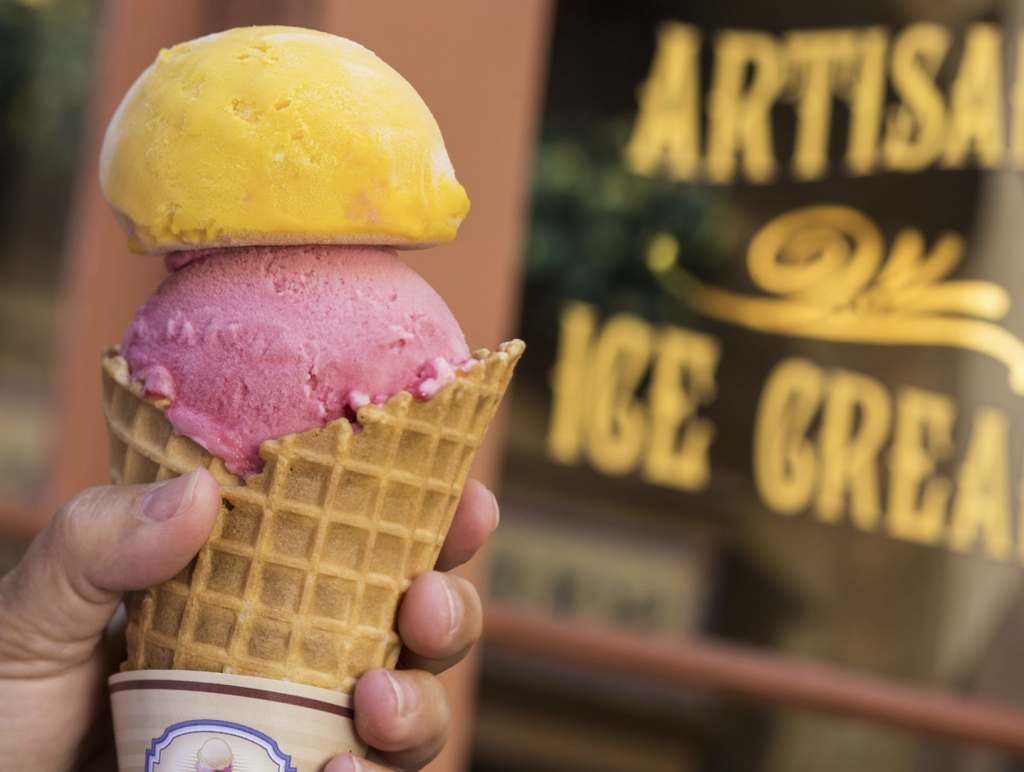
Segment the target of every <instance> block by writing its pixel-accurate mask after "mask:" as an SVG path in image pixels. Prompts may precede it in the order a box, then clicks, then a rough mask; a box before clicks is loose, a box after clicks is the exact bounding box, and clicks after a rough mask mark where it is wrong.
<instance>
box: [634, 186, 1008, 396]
mask: <svg viewBox="0 0 1024 772" xmlns="http://www.w3.org/2000/svg"><path fill="white" fill-rule="evenodd" d="M678 252H679V245H678V243H677V242H676V241H675V239H674V238H673V237H672V236H670V235H668V234H659V235H658V236H656V237H655V238H654V239H652V241H651V242H650V244H649V246H648V249H647V254H646V258H647V265H648V267H649V269H650V270H651V273H652V274H654V276H655V277H656V278H657V279H658V281H659V282H660V283H661V285H662V286H663V287H664V288H665V289H666V290H667V291H668V292H670V293H672V294H673V295H674V296H676V297H677V298H679V299H680V300H683V301H684V302H686V303H687V304H689V305H690V306H691V307H692V308H693V309H694V310H695V311H697V312H698V313H701V314H703V315H705V316H708V317H711V318H713V319H717V320H719V321H723V322H728V323H730V324H736V325H740V326H743V327H748V328H750V329H752V330H757V331H759V332H766V333H773V334H778V335H791V336H796V337H803V338H815V339H818V340H833V341H843V342H847V343H874V344H879V345H889V346H897V345H921V346H952V347H956V348H962V349H969V350H972V351H976V352H980V353H982V354H986V355H988V356H990V357H992V358H994V359H996V360H998V361H999V362H1002V363H1003V364H1004V365H1006V367H1007V368H1008V369H1009V381H1010V388H1011V389H1013V391H1014V392H1016V393H1017V394H1020V395H1024V342H1022V341H1021V340H1020V339H1019V338H1017V337H1016V336H1014V335H1013V334H1011V333H1010V332H1008V331H1007V330H1005V329H1003V328H1002V327H1000V326H998V325H997V324H994V322H995V321H998V320H999V319H1002V318H1003V317H1004V316H1005V315H1006V313H1007V312H1008V311H1009V309H1010V296H1009V293H1007V291H1006V290H1005V289H1003V288H1002V287H1001V286H999V285H998V284H993V283H991V282H986V281H970V280H956V281H946V280H945V279H946V277H947V276H949V274H950V273H952V272H953V270H954V269H956V267H957V266H958V265H959V264H960V262H961V260H963V256H964V240H963V238H962V237H961V236H959V235H958V234H956V233H953V232H947V233H943V234H942V235H940V236H939V237H938V239H937V240H936V242H935V244H934V245H933V247H932V249H931V251H930V252H926V247H925V241H924V237H923V236H922V234H921V232H920V231H918V230H916V229H913V228H907V229H904V230H903V231H901V232H900V233H899V234H898V235H897V236H896V238H895V239H894V241H893V243H892V246H891V248H890V250H889V254H888V257H887V258H886V256H885V242H884V239H883V238H882V234H881V232H880V231H879V229H878V227H877V226H876V225H875V224H874V223H873V222H872V221H871V220H870V219H869V218H868V217H866V216H865V215H864V214H862V213H861V212H858V211H857V210H855V209H851V208H849V207H844V206H834V205H820V206H809V207H805V208H802V209H797V210H794V211H792V212H789V213H787V214H784V215H781V216H780V217H777V218H775V219H774V220H772V221H771V222H769V223H768V224H767V225H766V226H765V227H764V228H762V229H761V230H760V231H759V232H758V233H757V234H756V235H755V236H754V238H753V239H752V240H751V242H750V247H749V249H748V250H747V269H748V271H749V273H750V278H751V279H752V280H753V282H754V283H755V284H756V285H757V286H758V287H759V288H760V289H762V290H764V291H765V292H766V293H768V294H769V295H772V296H774V297H768V296H750V295H743V294H740V293H736V292H730V291H727V290H723V289H719V288H717V287H714V286H711V285H709V284H706V283H704V282H702V281H700V280H698V279H697V278H695V277H694V276H693V275H692V274H690V273H689V272H687V271H686V270H685V269H683V268H682V267H680V266H679V265H678V262H677V257H678Z"/></svg>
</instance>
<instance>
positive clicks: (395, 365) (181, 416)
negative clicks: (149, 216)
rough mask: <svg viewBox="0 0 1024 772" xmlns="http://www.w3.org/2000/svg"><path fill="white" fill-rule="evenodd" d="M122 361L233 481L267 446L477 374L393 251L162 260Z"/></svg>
mask: <svg viewBox="0 0 1024 772" xmlns="http://www.w3.org/2000/svg"><path fill="white" fill-rule="evenodd" d="M167 265H168V268H169V269H171V271H172V273H171V275H170V276H169V277H168V278H167V279H166V281H164V283H163V284H162V285H161V286H160V288H159V289H158V290H157V291H156V292H155V293H154V294H153V295H152V296H151V297H150V298H149V300H147V301H146V303H145V304H144V305H143V306H142V308H140V309H139V311H138V312H137V313H136V315H135V319H134V321H133V322H132V324H131V326H130V327H129V328H128V331H127V332H126V333H125V336H124V340H123V341H122V343H121V352H122V354H123V356H124V357H125V359H126V360H127V361H128V365H129V367H130V370H131V373H132V377H133V379H136V380H140V381H142V382H143V384H144V388H145V391H146V393H147V395H148V396H151V397H156V398H166V399H167V400H169V405H168V406H167V408H166V410H165V415H166V416H167V419H168V420H169V421H170V423H171V425H172V426H173V427H174V430H175V431H176V432H177V433H179V434H183V435H185V436H188V437H191V438H192V439H194V440H195V441H196V442H198V443H199V444H200V445H202V446H203V447H205V448H206V449H207V450H209V451H210V452H211V453H213V454H214V455H216V456H219V457H220V458H222V459H223V460H224V462H225V465H226V466H227V468H228V470H230V471H231V472H234V473H235V474H239V475H242V476H248V475H251V474H255V473H257V472H259V471H261V469H262V467H263V462H262V461H261V459H260V457H259V446H260V443H262V442H263V441H264V440H268V439H273V438H276V437H281V436H283V435H286V434H291V433H295V432H302V431H306V430H308V429H311V428H313V427H319V426H324V425H325V424H327V423H328V422H329V421H332V420H334V419H336V418H341V417H345V418H348V419H350V420H354V418H355V411H356V410H358V409H359V408H360V407H362V406H364V405H366V404H369V403H371V402H372V403H374V404H377V405H381V404H383V403H384V402H385V401H387V399H388V398H389V397H391V396H392V395H394V394H397V393H398V392H400V391H409V392H410V393H412V395H413V396H414V397H416V398H418V399H429V398H430V397H431V396H433V395H434V394H436V393H437V392H438V391H439V390H440V389H441V388H443V387H444V386H445V385H447V384H448V383H449V382H450V381H451V380H452V379H453V378H454V376H455V371H456V370H458V369H462V370H468V369H469V367H471V365H472V361H473V360H472V359H471V357H470V352H469V348H468V346H467V345H466V339H465V337H464V335H463V334H462V331H461V330H460V328H459V325H458V323H457V322H456V321H455V318H454V317H453V316H452V314H451V312H450V311H449V310H448V307H447V305H446V304H445V303H444V301H443V300H442V299H441V298H440V296H438V294H437V293H436V292H435V291H434V290H433V289H432V288H431V287H430V285H428V284H427V283H426V282H425V281H424V280H423V279H422V278H420V276H419V275H418V274H417V273H416V272H415V271H413V270H412V269H411V268H409V267H408V266H406V265H405V264H404V263H402V262H401V261H400V260H399V259H398V257H397V255H396V253H395V252H394V250H393V249H391V248H389V247H370V246H325V245H320V246H295V247H288V246H277V247H238V248H221V249H212V250H206V251H202V252H185V253H176V254H174V255H171V256H169V257H168V258H167Z"/></svg>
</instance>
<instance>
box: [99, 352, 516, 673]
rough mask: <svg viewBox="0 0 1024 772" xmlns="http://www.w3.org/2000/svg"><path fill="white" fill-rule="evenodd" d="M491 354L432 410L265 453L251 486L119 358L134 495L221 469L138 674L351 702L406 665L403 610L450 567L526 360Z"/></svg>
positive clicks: (113, 373) (116, 446)
mask: <svg viewBox="0 0 1024 772" xmlns="http://www.w3.org/2000/svg"><path fill="white" fill-rule="evenodd" d="M523 348H524V346H523V344H522V342H521V341H512V342H511V343H506V344H503V345H502V346H501V347H500V349H499V350H498V351H497V352H494V353H489V352H487V351H481V352H477V353H476V354H474V358H475V359H476V360H477V362H476V364H475V366H474V367H473V368H471V370H470V371H469V372H468V373H460V374H459V375H458V376H457V377H456V378H455V380H454V381H453V382H452V383H451V384H449V385H448V386H446V387H445V388H444V389H442V390H441V391H440V392H439V393H438V394H437V395H436V396H435V397H434V398H432V399H430V400H428V401H417V400H415V399H413V397H412V396H411V395H410V394H408V393H407V392H402V393H400V394H397V395H396V396H394V397H392V398H391V399H390V400H388V402H387V403H386V404H385V405H384V406H383V407H376V406H374V405H372V404H371V405H367V406H366V407H363V408H361V409H360V410H359V411H358V414H357V418H358V422H359V425H360V426H361V430H360V431H358V432H353V430H352V425H351V424H350V423H349V422H348V421H346V420H344V419H339V420H337V421H334V422H332V423H330V424H328V425H327V426H326V427H324V428H323V429H313V430H310V431H307V432H304V433H301V434H293V435H288V436H286V437H281V438H279V439H276V440H270V441H267V442H264V443H263V445H262V446H261V448H260V456H261V457H262V459H263V461H264V463H265V466H264V469H263V471H262V472H261V473H260V474H258V475H253V476H251V477H249V478H247V479H245V480H243V479H241V478H240V477H238V476H236V475H233V474H231V473H230V472H228V471H227V470H226V469H225V467H224V464H223V462H222V461H221V460H220V459H218V458H215V457H214V456H212V455H211V454H209V453H208V452H207V451H205V450H204V449H203V448H202V447H200V446H199V445H198V444H196V443H195V442H193V441H192V440H190V439H188V438H186V437H183V436H180V435H176V434H174V432H173V430H172V429H171V425H170V423H169V422H168V421H167V420H166V418H165V417H164V415H163V412H162V407H164V405H161V404H159V403H156V402H152V401H150V400H148V399H146V398H145V397H144V396H143V395H142V393H141V387H140V386H139V385H138V384H136V383H133V382H131V381H130V379H129V376H128V367H127V363H126V362H125V361H124V359H123V358H122V357H120V355H119V354H118V353H117V351H116V350H114V349H111V350H108V351H106V352H104V357H103V406H104V413H105V415H106V419H107V427H108V432H109V435H110V473H111V477H112V479H113V481H114V482H115V483H118V484H132V483H144V482H153V481H156V480H162V479H167V478H170V477H175V476H177V475H180V474H182V473H185V472H187V471H189V470H191V469H194V468H196V467H198V466H203V467H206V468H208V469H209V470H210V471H211V472H212V473H213V474H214V476H215V477H216V478H217V480H218V482H219V483H220V485H221V497H222V498H221V509H220V514H219V515H218V519H217V523H216V525H215V527H214V531H213V534H212V535H211V537H210V539H209V540H208V541H207V543H206V544H205V545H204V546H203V548H202V549H201V550H200V552H199V554H198V555H197V556H196V558H195V559H194V560H193V561H192V562H191V563H190V564H189V566H188V567H187V568H186V569H185V570H184V571H182V572H181V573H180V574H179V575H178V576H176V577H174V578H173V579H171V580H169V581H167V582H165V583H163V584H161V585H159V586H157V587H153V588H151V589H148V590H145V591H143V592H138V593H133V594H132V595H131V596H130V597H129V600H128V603H127V607H128V659H127V661H126V662H125V664H124V665H123V666H122V669H123V670H140V669H177V670H202V671H213V672H221V673H233V674H236V675H249V676H259V677H263V678H270V679H276V680H287V681H292V682H296V683H301V684H307V685H309V686H315V687H321V688H326V689H332V690H338V691H343V692H350V691H351V690H352V688H353V686H354V684H355V682H356V680H357V679H358V678H359V676H360V675H361V674H362V673H364V672H365V671H366V670H367V669H369V668H372V667H376V666H385V667H393V666H394V665H395V663H396V661H397V658H398V654H399V650H400V648H401V641H400V639H399V637H398V635H397V632H396V630H395V612H396V609H397V606H398V602H399V600H400V598H401V596H402V594H403V593H404V592H405V590H406V589H407V588H408V586H409V584H410V583H411V582H412V580H413V579H414V578H415V577H416V576H417V575H418V574H420V573H422V572H424V571H427V570H430V569H431V568H432V567H433V565H434V563H435V561H436V560H437V555H438V552H439V551H440V548H441V544H442V543H443V541H444V538H445V536H446V534H447V531H448V526H449V525H450V523H451V519H452V515H453V514H454V512H455V507H456V505H457V503H458V500H459V497H460V495H461V493H462V487H463V485H464V483H465V480H466V477H467V475H468V473H469V467H470V464H471V463H472V460H473V457H474V455H475V453H476V450H477V449H478V447H479V446H480V443H481V441H482V440H483V436H484V433H485V431H486V430H487V427H488V425H489V424H490V421H491V419H492V418H493V416H494V413H495V410H496V409H497V407H498V403H499V402H500V400H501V397H502V395H503V393H504V391H505V388H506V387H507V385H508V382H509V379H510V378H511V375H512V370H513V368H514V366H515V364H516V362H517V361H518V359H519V357H520V356H521V354H522V351H523Z"/></svg>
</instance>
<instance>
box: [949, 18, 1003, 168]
mask: <svg viewBox="0 0 1024 772" xmlns="http://www.w3.org/2000/svg"><path fill="white" fill-rule="evenodd" d="M1002 50H1003V40H1002V35H1001V34H1000V33H999V29H998V28H997V27H995V26H994V25H992V24H975V25H974V26H973V27H971V28H970V30H968V32H967V38H966V40H965V41H964V53H963V57H962V58H961V59H960V69H959V71H958V72H957V76H956V80H955V81H953V86H952V88H951V89H950V94H949V108H950V110H949V111H950V118H949V127H948V133H947V136H946V150H945V153H944V154H943V157H942V165H943V166H945V167H947V168H959V167H962V166H963V165H964V164H965V163H966V161H967V155H968V153H970V152H971V150H972V149H973V151H974V152H975V154H976V155H977V158H978V162H979V163H980V165H981V166H983V167H986V168H989V169H992V168H995V167H996V166H998V165H999V164H1000V163H1001V162H1002V160H1003V147H1004V142H1005V139H1004V136H1003V75H1002V73H1003V70H1002V67H1003V62H1002Z"/></svg>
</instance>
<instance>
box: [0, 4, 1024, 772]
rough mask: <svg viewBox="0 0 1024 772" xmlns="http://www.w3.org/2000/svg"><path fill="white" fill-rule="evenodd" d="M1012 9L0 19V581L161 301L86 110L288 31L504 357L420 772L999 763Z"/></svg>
mask: <svg viewBox="0 0 1024 772" xmlns="http://www.w3.org/2000/svg"><path fill="white" fill-rule="evenodd" d="M1021 11H1022V8H1021V4H1020V3H1018V2H1014V1H1010V0H1006V1H1005V2H996V0H943V2H929V3H924V2H918V0H872V1H871V2H864V0H856V1H855V0H837V1H836V2H832V3H815V2H811V0H771V1H770V2H769V1H767V0H723V1H722V2H720V3H716V4H708V3H702V2H696V1H695V0H636V1H634V2H628V3H627V2H623V1H622V0H618V1H613V0H517V2H515V3H479V2H473V0H418V1H417V2H413V0H378V2H375V3H373V4H366V3H354V2H347V1H343V0H291V1H289V0H249V1H246V0H206V1H205V2H204V1H203V0H174V2H173V3H172V2H170V1H169V0H146V1H145V2H144V1H143V0H0V570H2V571H5V570H8V569H9V568H10V566H12V565H13V564H14V563H15V562H16V561H17V559H18V557H19V556H20V554H21V552H22V551H23V549H24V548H25V545H26V544H27V542H28V540H30V539H31V537H32V535H33V534H34V533H35V532H37V531H38V529H39V528H41V527H42V526H43V524H44V523H45V522H46V520H47V518H48V517H49V516H50V515H51V514H52V512H53V511H54V510H55V509H56V507H57V506H59V504H60V503H61V502H62V501H64V500H65V499H67V498H68V497H69V496H71V495H73V494H74V493H75V492H76V491H78V490H81V489H82V488H84V487H87V486H90V485H97V484H103V483H104V482H105V481H106V479H107V472H106V436H105V430H104V427H103V422H102V417H101V413H100V396H99V391H100V386H99V368H98V359H99V357H98V354H99V350H100V347H101V346H103V345H108V344H112V343H116V342H118V341H119V339H120V337H121V334H122V332H123V330H124V328H125V327H126V326H127V324H128V322H129V320H130V319H131V315H132V313H133V312H134V310H135V308H137V306H138V305H139V304H140V303H141V302H142V300H143V299H144V298H145V297H146V296H147V295H148V294H149V293H150V292H151V291H152V290H153V289H154V288H155V287H156V286H157V284H158V283H159V281H160V280H161V278H162V276H163V266H162V264H161V261H159V260H153V259H152V258H146V257H142V256H136V255H132V254H131V253H129V252H128V251H127V249H126V247H125V244H124V237H123V235H122V234H121V233H120V232H119V231H118V229H117V226H116V224H115V223H114V221H113V218H112V217H111V216H110V214H109V211H108V209H107V207H106V205H105V203H104V202H103V200H102V197H101V195H100V193H99V189H98V184H97V181H96V164H97V161H96V159H97V154H98V147H99V142H100V140H101V138H102V132H103V129H104V127H105V126H106V123H107V121H108V120H109V117H110V115H111V114H112V112H113V110H114V109H115V108H116V105H117V103H118V101H119V100H120V98H121V96H122V95H123V94H124V92H125V91H126V90H127V88H128V87H129V85H130V84H131V82H132V81H133V80H134V79H135V78H136V77H137V76H138V74H139V73H140V72H141V71H142V70H143V69H144V68H145V67H146V66H147V65H148V64H149V62H151V61H152V59H153V57H154V56H155V54H156V52H157V51H158V50H159V48H160V47H162V46H169V45H172V44H174V43H177V42H180V41H183V40H187V39H190V38H194V37H197V36H199V35H203V34H207V33H209V32H213V31H216V30H219V29H224V28H227V27H232V26H241V25H248V24H268V23H278V24H292V25H299V26H309V27H314V28H318V29H323V30H326V31H329V32H333V33H335V34H340V35H343V36H345V37H350V38H352V39H354V40H356V41H358V42H360V43H363V44H364V45H366V46H367V47H369V48H370V49H371V50H374V51H375V52H376V53H377V54H379V55H380V56H381V57H382V58H383V59H384V60H385V61H387V62H388V63H389V64H391V65H392V66H394V67H395V68H396V69H397V70H399V71H400V72H401V73H403V74H404V75H405V76H406V77H407V78H408V79H409V80H410V82H411V83H412V84H413V85H414V86H415V87H416V88H417V89H418V90H419V91H420V93H421V94H422V95H423V97H424V99H425V100H426V102H427V103H428V104H429V105H430V107H431V109H432V110H433V111H434V114H435V116H436V117H437V119H438V122H439V124H440V125H441V128H442V131H443V133H444V135H445V140H446V144H447V146H448V149H449V152H450V155H451V157H452V160H453V163H454V165H455V168H456V170H457V172H458V175H459V179H460V181H461V182H462V183H463V184H464V185H465V186H466V188H467V190H468V191H469V193H470V197H471V199H472V202H473V210H472V212H471V214H470V216H469V218H468V219H467V221H466V223H465V225H464V226H463V228H462V229H461V231H460V234H459V237H458V239H457V240H456V241H455V242H453V243H452V244H450V245H446V246H444V247H441V248H437V249H435V250H430V251H429V252H428V253H417V254H414V255H409V256H406V259H407V260H408V261H409V263H410V264H411V265H413V266H414V267H415V268H416V269H417V270H418V271H420V272H421V273H422V274H423V275H424V276H425V277H426V278H427V279H428V280H429V281H430V282H431V283H432V284H433V285H434V286H435V287H436V288H437V289H438V291H439V292H440V293H441V295H442V296H443V297H444V298H445V299H446V300H447V301H448V303H449V305H450V306H451V308H452V310H453V312H454V313H455V315H456V317H457V318H458V319H459V320H460V322H461V323H462V326H463V328H464V329H465V330H466V332H467V337H468V338H469V343H470V345H471V347H473V348H479V347H489V348H494V347H496V345H497V344H498V343H499V342H500V341H502V340H506V339H509V338H511V337H521V338H523V339H524V340H525V341H526V342H527V345H528V349H527V354H526V357H525V359H524V361H523V363H522V364H521V365H520V369H519V371H518V372H517V375H516V379H515V382H514V385H513V391H512V393H511V395H510V397H509V398H508V400H507V402H506V404H505V406H504V407H503V415H502V416H501V418H500V420H499V421H498V422H497V424H496V425H495V427H494V429H493V430H492V432H491V434H490V435H489V438H488V445H487V447H486V449H485V451H484V452H483V453H482V454H481V456H480V458H479V459H478V462H477V465H476V467H475V469H474V474H475V475H476V476H478V477H480V478H481V479H483V480H484V481H485V482H487V483H488V484H489V485H491V486H492V488H494V489H495V490H496V491H498V492H499V498H500V501H501V507H502V523H501V528H500V529H499V530H498V532H496V534H495V535H494V536H493V537H492V539H491V542H490V544H489V546H488V549H487V551H486V554H483V555H481V556H478V558H477V559H475V560H474V561H473V563H472V564H471V565H470V566H468V567H466V568H465V574H466V575H467V576H469V577H470V578H472V579H473V580H474V581H475V582H477V584H478V586H480V587H481V588H482V590H483V592H484V594H485V598H486V601H485V602H486V624H485V634H484V639H483V641H482V642H481V644H480V646H478V647H477V650H476V654H475V657H473V658H472V659H471V660H470V661H468V662H466V663H464V664H462V665H460V666H459V667H458V668H456V669H455V670H454V671H453V672H452V673H450V674H448V675H447V676H446V682H447V685H448V688H449V690H450V692H451V694H452V700H453V705H454V707H455V712H456V731H455V733H454V735H453V738H452V741H451V743H450V744H449V747H448V749H447V750H446V751H445V754H444V755H443V756H442V757H441V758H440V759H439V760H438V761H436V762H435V763H434V764H433V765H431V767H430V768H431V769H433V770H437V771H438V772H440V771H441V770H451V771H452V772H456V771H462V770H473V771H474V772H510V771H511V770H521V769H530V770H538V771H539V772H576V771H577V770H579V771H581V772H582V770H587V771H588V772H631V771H632V770H636V769H645V770H666V771H668V770H673V771H675V772H696V771H698V770H699V771H701V772H704V771H707V772H734V771H735V772H740V771H742V772H752V771H754V770H760V771H764V772H805V771H806V772H812V770H813V771H814V772H817V770H820V769H828V770H832V771H833V772H834V771H839V772H842V771H843V770H850V771H851V772H852V771H853V770H858V772H859V771H860V770H864V769H870V770H881V771H888V770H892V771H893V772H896V771H897V770H899V771H900V772H902V771H904V770H922V771H923V770H928V771H929V772H932V771H933V770H939V771H940V772H946V771H947V770H948V771H949V772H1013V771H1014V770H1022V769H1024V676H1022V675H1021V670H1020V668H1019V666H1018V664H1017V663H1018V662H1019V660H1020V658H1021V654H1022V650H1024V581H1022V580H1024V573H1022V570H1024V569H1022V564H1024V472H1022V470H1024V406H1022V381H1021V380H1019V378H1020V375H1019V373H1020V372H1021V371H1022V369H1024V361H1021V360H1022V355H1021V354H1020V351H1024V343H1022V342H1021V339H1022V338H1024V272H1022V271H1021V270H1020V268H1019V266H1020V265H1021V257H1022V254H1021V253H1022V252H1024V232H1022V225H1021V218H1020V215H1019V213H1020V212H1021V211H1024V188H1022V185H1021V182H1020V174H1021V170H1022V169H1024V44H1022V43H1021V42H1020V41H1021V40H1022V37H1021V34H1020V29H1021V26H1020V25H1021V21H1022V15H1021ZM823 205H828V206H829V207H831V209H829V210H828V211H824V210H823V209H822V206H823ZM837 212H838V213H839V214H836V213H837ZM787 218H788V219H787ZM780 223H781V224H780ZM793 223H796V225H800V226H801V227H803V228H805V230H803V231H801V230H800V229H799V228H796V229H794V228H793V227H792V226H793ZM769 225H772V226H773V228H774V230H770V231H769V229H768V227H767V226H769ZM787 228H789V229H790V230H792V231H793V232H792V233H791V232H790V230H787ZM766 231H767V232H769V237H764V238H762V236H763V234H764V233H765V232H766ZM772 234H774V235H772ZM779 234H781V236H780V235H779ZM783 237H786V238H791V239H792V241H791V243H787V242H786V238H783ZM773 239H774V241H780V240H781V241H780V243H781V246H779V249H778V251H777V253H771V252H770V250H769V251H767V252H766V251H765V250H764V249H760V248H755V245H757V244H761V245H763V244H764V243H766V240H767V241H772V240H773ZM774 241H773V243H774ZM854 264H856V265H857V266H862V267H861V268H857V269H856V270H854V269H849V270H847V268H846V267H845V266H848V265H854ZM864 265H867V266H868V267H867V268H863V266H864ZM837 277H838V278H837ZM851 277H852V278H851ZM837 287H838V288H839V289H837ZM808 314H809V315H810V316H808ZM807 319H810V320H811V321H810V322H808V321H806V320H807ZM1015 374H1018V375H1017V377H1018V380H1016V381H1015V380H1014V375H1015Z"/></svg>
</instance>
